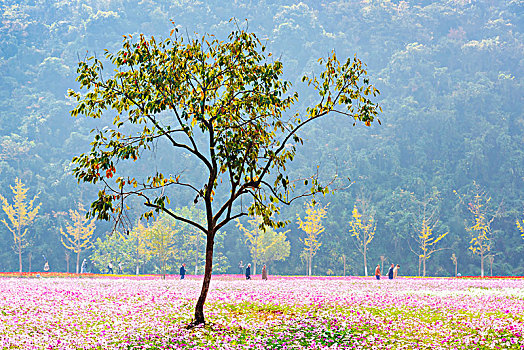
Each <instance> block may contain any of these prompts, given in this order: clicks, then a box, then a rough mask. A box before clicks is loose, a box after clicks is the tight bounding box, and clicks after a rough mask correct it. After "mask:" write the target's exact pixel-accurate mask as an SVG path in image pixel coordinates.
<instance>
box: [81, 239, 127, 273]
mask: <svg viewBox="0 0 524 350" xmlns="http://www.w3.org/2000/svg"><path fill="white" fill-rule="evenodd" d="M135 243H136V241H135V240H134V239H133V236H132V232H130V233H129V236H128V235H125V234H122V233H120V232H118V231H115V232H112V233H111V234H108V235H107V236H106V237H105V239H101V238H97V239H96V241H95V243H94V249H93V254H91V261H93V264H94V266H95V267H96V268H97V269H99V270H100V271H102V272H103V271H104V270H106V269H107V267H108V265H109V263H112V264H122V265H123V269H125V268H126V266H132V265H133V264H134V263H135V262H136V260H135V259H134V258H135V256H133V253H134V250H135V249H136V246H135Z"/></svg>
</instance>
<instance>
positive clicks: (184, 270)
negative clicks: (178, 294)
mask: <svg viewBox="0 0 524 350" xmlns="http://www.w3.org/2000/svg"><path fill="white" fill-rule="evenodd" d="M185 277H186V263H183V264H182V266H180V279H181V280H183V279H184V278H185Z"/></svg>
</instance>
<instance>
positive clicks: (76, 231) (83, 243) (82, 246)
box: [60, 204, 96, 273]
mask: <svg viewBox="0 0 524 350" xmlns="http://www.w3.org/2000/svg"><path fill="white" fill-rule="evenodd" d="M69 217H70V218H71V221H72V225H68V226H66V231H64V230H63V229H62V228H61V227H60V234H61V235H62V236H61V237H60V241H61V242H62V244H63V245H64V247H66V249H69V250H71V251H72V252H74V253H76V273H78V272H79V271H80V253H81V252H83V251H85V250H88V249H89V248H91V247H92V246H93V242H91V239H92V237H93V234H94V233H95V228H96V226H95V219H91V220H89V219H88V218H87V217H86V216H85V209H84V207H83V206H82V204H78V210H76V209H75V210H72V209H70V210H69ZM64 239H65V241H64Z"/></svg>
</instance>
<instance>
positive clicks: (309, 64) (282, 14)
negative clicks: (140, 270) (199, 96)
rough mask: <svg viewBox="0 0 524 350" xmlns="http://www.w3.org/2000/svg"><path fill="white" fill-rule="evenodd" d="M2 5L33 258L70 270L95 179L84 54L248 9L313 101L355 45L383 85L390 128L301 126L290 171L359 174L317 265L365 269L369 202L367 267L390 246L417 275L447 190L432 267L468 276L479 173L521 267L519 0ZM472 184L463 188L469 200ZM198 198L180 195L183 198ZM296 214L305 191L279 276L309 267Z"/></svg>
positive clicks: (221, 33) (13, 127)
mask: <svg viewBox="0 0 524 350" xmlns="http://www.w3.org/2000/svg"><path fill="white" fill-rule="evenodd" d="M0 14H1V23H0V142H1V144H0V184H1V186H0V194H2V195H3V196H4V197H6V198H8V199H10V198H11V197H12V192H11V190H10V186H13V185H14V181H15V178H20V179H22V181H23V182H24V184H26V185H27V186H28V188H29V192H28V196H29V197H30V198H33V196H34V195H35V194H37V193H39V200H38V201H39V202H41V203H42V206H41V209H40V213H39V216H38V217H37V219H36V221H35V223H34V225H32V226H31V228H30V230H29V235H30V237H31V239H30V245H29V246H28V247H27V248H26V249H25V250H24V264H25V266H26V265H27V259H28V256H29V253H31V254H32V256H33V259H36V258H35V257H40V256H41V255H42V254H44V255H46V257H47V258H48V259H49V261H50V264H51V265H52V266H54V267H55V269H59V270H65V262H64V252H65V250H64V247H63V246H62V244H61V242H60V233H59V228H60V226H63V224H64V221H63V220H64V216H63V215H59V213H62V212H66V211H68V210H69V209H71V208H75V207H76V205H77V203H78V202H79V201H80V202H83V203H84V204H86V205H87V204H88V201H89V200H90V199H93V198H94V194H95V193H96V191H97V189H96V188H94V187H87V186H83V185H78V184H77V183H76V180H75V179H74V178H73V177H72V175H71V169H72V166H71V164H70V162H71V159H72V157H73V156H74V155H77V154H79V153H81V152H83V151H86V150H87V149H88V148H89V142H90V140H91V137H92V136H90V134H89V131H90V129H91V128H93V127H94V125H96V124H95V122H94V121H92V120H87V119H86V118H83V117H78V118H72V117H71V116H70V113H69V112H70V110H71V109H72V107H73V104H72V102H71V101H69V100H68V98H67V97H66V96H67V93H66V91H67V89H68V88H73V89H76V88H77V86H78V85H77V83H76V82H75V77H76V66H77V63H78V61H79V60H80V59H83V58H84V57H85V56H86V52H89V55H91V54H95V55H97V56H99V57H103V54H104V49H108V50H109V51H115V50H117V49H118V48H119V47H120V45H121V43H122V35H123V34H139V33H144V34H145V35H147V36H149V35H154V36H158V37H159V38H165V37H167V36H168V35H169V31H170V29H171V28H172V24H171V22H170V20H171V19H172V20H173V21H174V22H175V24H176V25H177V26H179V28H180V30H181V31H182V32H184V33H188V35H192V34H191V33H194V32H197V33H200V34H202V33H204V32H208V33H212V34H216V35H217V36H218V37H219V38H226V35H227V33H229V32H230V31H232V30H234V29H235V24H234V23H231V22H230V21H229V19H230V18H232V17H235V18H237V19H238V22H239V25H242V26H244V25H245V24H244V19H247V23H248V24H247V25H248V28H249V30H250V31H253V32H255V33H256V34H257V35H258V37H259V38H261V39H263V40H264V41H265V42H266V43H267V45H268V48H269V50H271V51H272V52H273V53H274V55H275V57H279V58H280V59H281V60H282V61H283V63H284V67H285V68H284V69H285V77H286V79H288V80H290V81H291V82H292V83H293V84H294V87H295V88H296V89H297V90H298V91H299V92H300V93H301V103H302V105H301V106H305V105H306V104H307V103H308V102H311V101H310V99H308V92H307V91H308V90H307V89H306V88H305V87H303V85H302V83H301V82H300V80H301V78H302V75H303V74H305V73H308V72H311V71H314V70H315V69H316V67H317V64H316V62H317V59H318V58H319V57H322V56H326V55H328V54H329V52H330V51H331V50H333V49H334V50H335V51H336V53H337V55H338V56H339V57H353V56H354V55H355V54H357V56H358V57H359V58H360V59H362V60H363V61H364V62H366V64H367V66H368V72H369V73H370V75H371V77H372V82H374V83H376V85H377V87H378V88H379V89H380V91H381V97H380V101H381V105H382V107H383V110H384V112H383V115H382V116H381V118H380V119H381V121H382V125H381V126H380V125H378V124H377V125H373V126H371V127H364V126H355V127H354V126H353V125H352V124H353V123H352V121H348V120H346V119H344V118H341V117H330V118H327V119H325V120H323V121H322V122H317V123H314V124H312V125H311V126H310V127H309V128H308V129H307V130H305V131H304V133H303V134H302V136H303V137H304V138H305V140H306V142H305V145H304V147H303V148H301V149H300V150H299V153H298V155H297V157H296V158H295V163H294V164H293V166H292V174H291V176H290V177H293V175H295V177H296V176H298V175H300V174H305V173H310V172H312V171H315V169H316V165H317V164H320V165H321V169H327V171H333V169H336V171H337V172H338V173H339V174H340V175H341V176H346V177H349V178H351V180H352V181H354V183H353V184H352V186H351V187H350V188H349V189H346V190H344V191H340V192H339V193H337V194H335V195H333V196H331V195H330V196H327V197H325V198H321V199H320V200H321V201H322V202H323V203H324V204H327V203H328V202H329V203H330V204H329V207H328V214H327V219H326V220H325V221H324V226H325V228H326V229H325V232H324V233H323V234H322V237H321V242H322V246H321V248H320V250H319V252H318V253H317V255H316V256H315V257H314V260H313V273H314V274H337V275H341V274H342V273H343V263H342V257H343V256H346V257H347V259H346V263H347V264H348V266H349V267H348V269H349V270H348V271H349V273H351V274H360V275H361V274H363V267H362V257H361V255H360V253H359V251H358V250H357V248H356V246H355V244H354V241H353V239H352V237H350V234H349V233H348V229H349V225H348V222H349V221H350V220H351V215H352V209H353V206H354V204H355V203H356V201H357V199H358V198H360V199H363V200H365V201H366V202H367V203H368V204H369V206H370V208H372V210H373V212H374V218H375V222H376V224H377V226H376V235H375V238H374V240H373V241H372V242H371V243H370V246H369V256H368V268H372V267H374V266H375V265H376V263H377V262H379V261H380V259H379V257H380V256H385V257H387V259H386V261H387V262H395V263H400V264H401V266H402V268H401V273H402V274H411V275H416V274H418V269H419V267H418V257H417V255H416V254H414V253H413V252H412V249H413V250H416V249H415V248H416V247H417V243H416V240H415V238H414V237H413V236H415V237H416V236H417V233H416V232H415V230H416V229H417V220H418V219H419V218H420V216H419V215H418V214H420V210H419V209H420V205H418V206H417V203H416V200H412V199H418V200H419V204H420V202H423V201H424V198H426V199H427V198H430V197H435V194H436V193H438V198H439V200H435V201H433V202H432V203H431V204H430V206H431V211H432V212H435V213H437V214H436V215H438V217H439V224H438V225H437V226H436V227H435V228H434V230H435V232H437V231H438V233H445V232H449V233H448V235H447V236H445V237H444V238H443V239H442V240H441V241H440V242H439V248H446V249H444V250H441V251H438V252H435V253H434V254H433V255H432V256H431V258H430V259H429V260H428V261H427V271H428V272H427V274H428V275H451V274H453V273H454V266H453V262H452V260H451V259H450V257H451V255H452V254H453V253H454V254H455V255H456V256H457V257H458V266H459V268H458V269H459V272H461V273H462V274H463V275H465V274H475V275H478V274H479V265H480V262H479V261H480V258H479V256H478V255H473V254H472V252H471V251H469V250H468V247H469V246H470V241H471V238H470V235H469V232H468V231H466V229H465V226H466V225H468V226H471V225H473V223H472V215H471V212H470V211H469V210H468V209H469V208H468V205H469V206H470V207H471V201H469V202H468V200H467V199H466V198H473V197H467V196H468V195H471V194H472V193H473V192H472V191H474V190H475V185H474V184H477V185H478V186H480V187H479V188H481V189H482V190H483V191H485V193H486V194H487V195H488V196H489V197H491V202H490V203H491V204H490V205H492V206H493V208H494V210H496V209H498V216H497V217H496V218H495V219H494V220H493V222H492V224H491V227H492V230H493V245H492V249H491V255H493V256H494V258H493V274H497V275H517V274H518V275H523V274H524V239H522V237H521V235H520V232H519V231H518V229H517V226H516V225H515V221H516V219H517V218H520V219H523V218H524V211H523V209H524V114H523V109H522V106H523V102H524V101H523V97H524V90H523V68H524V41H523V28H522V26H523V24H524V17H523V16H524V1H522V0H511V1H509V0H508V1H504V0H502V1H493V0H478V1H476V0H439V1H433V0H431V1H429V0H426V1H425V0H417V1H415V0H410V1H389V0H362V1H353V0H351V1H350V0H345V1H322V2H321V1H316V0H314V1H313V0H311V1H302V2H297V3H295V2H291V1H272V0H266V1H220V0H215V1H189V0H179V1H173V0H161V1H153V0H149V1H140V2H136V1H128V0H114V1H113V0H106V1H100V0H67V1H54V0H34V1H29V0H17V1H12V0H3V1H1V2H0ZM299 107H300V106H299ZM158 157H159V161H163V162H165V163H167V164H168V163H169V162H170V161H173V160H169V159H168V156H167V155H158ZM455 191H456V193H455ZM461 196H466V197H463V201H462V203H461V201H460V198H461ZM435 198H436V197H435ZM173 199H175V197H173ZM464 199H465V200H464ZM360 202H362V200H361V201H360ZM191 203H192V201H190V200H189V201H188V198H183V197H179V198H178V199H177V200H174V201H173V202H172V205H174V206H180V207H181V206H187V205H190V204H191ZM468 203H469V204H468ZM297 213H298V214H299V215H301V216H302V217H303V215H304V208H303V203H297V204H296V205H294V206H292V207H289V208H285V209H284V210H283V212H282V215H283V216H284V217H286V218H288V219H290V220H291V223H290V225H289V227H288V228H289V229H290V230H291V231H290V232H289V233H288V234H287V236H288V239H289V240H290V242H291V256H290V257H289V258H288V259H287V260H286V261H285V262H279V263H275V264H274V265H273V266H271V268H272V271H271V272H272V273H284V274H303V273H305V272H306V267H305V264H304V261H303V260H302V259H301V258H300V254H301V252H302V250H303V243H302V242H301V240H300V238H301V237H303V236H302V233H301V231H300V230H299V229H298V227H297V224H296V214H297ZM417 213H418V214H417ZM0 217H1V218H5V215H4V213H3V212H1V213H0ZM465 220H468V221H467V223H465ZM97 225H98V228H97V231H96V232H97V233H96V234H97V235H98V236H104V235H106V233H107V231H108V230H110V225H108V224H102V223H97ZM226 232H227V236H226V238H225V241H224V247H223V249H222V251H223V253H224V254H225V256H226V257H227V258H228V259H229V263H230V265H232V266H236V264H237V263H238V261H239V260H240V259H243V260H244V261H247V260H248V257H249V252H248V249H247V248H246V246H245V244H244V239H243V237H242V236H241V233H240V231H238V230H237V228H236V227H234V225H230V226H228V227H227V228H226ZM0 237H1V241H0V270H16V269H17V268H18V258H17V256H16V254H14V253H13V249H12V245H13V239H12V235H11V233H10V232H9V231H8V230H7V228H6V227H5V226H4V225H3V224H0ZM87 255H88V254H86V256H87ZM35 261H36V260H35ZM35 264H36V263H35ZM38 264H40V260H39V261H38ZM40 265H41V264H40ZM174 265H176V264H174ZM24 269H26V268H24ZM231 271H232V272H235V271H236V269H232V270H231Z"/></svg>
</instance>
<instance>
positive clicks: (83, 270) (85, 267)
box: [80, 259, 87, 273]
mask: <svg viewBox="0 0 524 350" xmlns="http://www.w3.org/2000/svg"><path fill="white" fill-rule="evenodd" d="M86 270H87V260H86V259H84V260H83V261H82V265H81V266H80V273H86Z"/></svg>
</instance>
